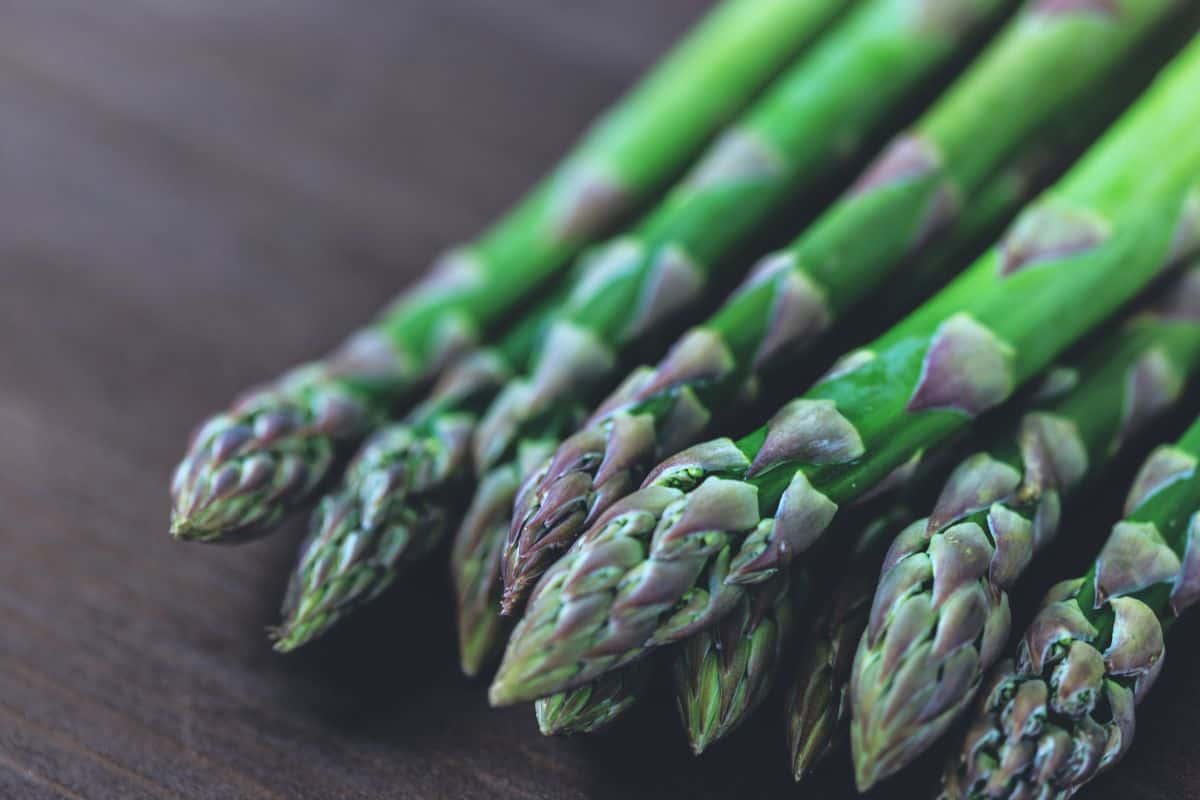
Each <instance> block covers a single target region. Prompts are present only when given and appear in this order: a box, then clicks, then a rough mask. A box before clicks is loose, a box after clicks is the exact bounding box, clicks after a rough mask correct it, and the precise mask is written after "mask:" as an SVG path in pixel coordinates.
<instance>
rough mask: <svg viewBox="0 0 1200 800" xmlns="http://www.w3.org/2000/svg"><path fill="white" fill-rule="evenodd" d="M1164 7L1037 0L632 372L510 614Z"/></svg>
mask: <svg viewBox="0 0 1200 800" xmlns="http://www.w3.org/2000/svg"><path fill="white" fill-rule="evenodd" d="M1172 6H1173V2H1171V0H1122V2H1119V3H1113V4H1108V5H1106V6H1104V7H1103V9H1101V10H1100V13H1097V12H1098V8H1099V7H1096V6H1094V5H1090V4H1083V5H1078V4H1077V5H1074V6H1070V7H1064V6H1063V4H1061V3H1054V2H1035V3H1032V4H1031V5H1030V6H1029V7H1028V8H1027V9H1026V11H1025V13H1023V14H1022V15H1020V16H1019V17H1018V18H1017V19H1016V20H1015V21H1014V22H1013V23H1012V25H1011V27H1010V29H1009V30H1008V31H1007V33H1006V34H1005V35H1003V36H1002V37H1001V38H1000V39H999V41H997V42H996V43H995V45H994V46H993V47H992V48H990V50H989V51H988V52H987V54H986V55H985V56H984V57H983V58H981V59H980V60H979V62H978V63H976V64H975V65H974V66H973V68H972V69H971V70H970V71H969V72H968V73H967V74H966V75H965V76H963V77H962V78H961V79H960V80H959V81H958V82H957V83H956V84H955V85H954V86H953V87H952V88H951V90H950V91H949V92H948V93H947V95H946V96H945V97H944V98H943V99H942V100H941V101H940V102H938V103H937V104H936V105H935V106H934V107H933V108H932V109H931V110H930V111H928V112H927V113H926V114H925V116H924V117H923V118H922V119H921V120H920V121H918V122H917V124H916V125H915V127H913V128H912V129H911V130H909V131H908V132H906V133H905V134H903V135H901V136H899V137H898V138H897V139H895V140H894V141H893V143H892V144H891V145H890V146H889V147H888V148H886V149H885V150H884V152H883V154H882V155H881V156H880V157H879V158H878V159H877V160H876V162H875V163H874V164H873V165H872V166H871V167H870V168H869V169H868V170H867V171H866V173H865V174H864V175H863V177H862V178H861V179H860V180H859V181H858V182H857V184H856V185H855V186H854V187H853V188H852V189H851V190H850V192H849V193H848V194H847V195H845V196H844V197H843V198H842V199H841V200H840V201H839V202H838V203H837V204H835V205H834V206H833V207H832V208H831V209H829V210H828V211H827V212H826V213H825V214H824V215H823V216H822V217H821V218H820V219H819V220H818V221H817V223H816V224H815V225H813V226H812V227H811V228H810V229H808V230H807V231H805V232H804V233H803V234H801V236H800V237H798V238H797V239H796V240H795V241H793V242H792V243H791V244H790V245H789V246H788V247H786V248H785V249H783V250H781V251H779V252H777V253H774V254H772V255H770V256H768V257H767V258H765V259H764V260H762V261H761V262H760V263H759V265H758V267H757V268H756V269H755V270H754V271H753V273H752V275H751V277H750V279H749V280H748V281H747V282H746V284H745V285H744V287H743V288H742V290H741V291H739V292H738V293H736V294H735V295H734V296H733V297H732V298H731V299H730V300H729V301H728V302H727V303H726V304H725V306H724V307H723V308H722V309H720V310H719V311H718V312H717V313H716V314H715V315H714V316H713V317H712V318H711V319H709V320H708V321H707V322H705V323H703V324H701V325H699V326H697V327H696V328H694V329H693V330H691V331H690V332H689V333H688V334H687V335H685V336H684V337H683V338H682V339H680V341H679V343H678V344H677V345H676V346H675V347H674V349H673V350H672V351H671V353H670V354H669V355H668V356H667V358H666V359H665V360H664V361H663V362H662V363H661V364H659V366H658V368H657V369H656V370H652V371H651V370H643V371H640V372H635V373H634V374H633V375H632V376H631V377H630V378H629V380H628V381H626V383H625V385H624V386H623V387H622V389H621V390H620V391H619V392H618V393H617V395H615V396H614V397H613V398H611V399H610V400H609V401H608V402H605V403H603V404H602V405H601V407H600V410H599V411H597V412H596V413H595V414H594V415H593V416H592V417H591V419H590V420H589V421H588V423H587V424H586V425H585V427H584V428H583V429H582V430H581V431H580V432H578V433H577V434H575V435H574V436H572V437H571V438H570V439H568V440H567V441H566V442H565V443H564V444H563V445H562V446H561V447H559V448H558V450H557V452H556V453H555V455H554V456H553V457H552V458H551V460H550V462H549V463H548V464H547V465H545V466H544V467H543V468H542V469H540V470H539V471H538V472H537V473H535V475H534V476H532V477H531V478H530V480H529V482H528V484H527V485H526V486H525V487H524V488H523V490H522V492H521V496H520V499H519V501H518V504H517V509H516V513H515V514H514V522H513V529H512V531H511V532H510V534H509V540H508V543H507V546H506V553H505V558H504V562H503V565H504V581H505V596H506V599H505V608H506V609H508V610H510V611H511V610H512V609H514V608H515V607H517V606H518V605H519V604H520V602H521V600H522V599H523V597H524V595H525V594H526V592H527V590H528V589H529V588H530V587H532V585H533V584H534V583H535V582H536V581H537V579H538V577H539V576H540V575H541V574H542V572H544V571H545V569H546V567H548V566H549V565H550V564H551V563H552V562H553V560H554V559H555V558H557V557H558V555H559V554H560V553H561V552H562V551H563V550H564V549H565V548H566V547H568V546H569V545H570V544H571V542H572V541H574V539H575V537H576V536H577V535H578V533H579V532H580V531H581V530H582V529H583V528H585V527H586V526H587V525H589V524H591V523H593V522H594V521H595V520H596V519H597V518H598V517H599V516H600V514H602V513H603V512H604V510H605V509H606V508H607V507H608V506H609V505H610V504H611V503H612V502H614V501H615V500H616V499H618V498H620V497H621V496H623V495H625V494H627V493H628V492H629V491H630V490H632V488H633V487H634V486H636V485H637V483H638V482H639V481H640V480H641V479H642V478H643V477H644V476H645V474H646V472H647V471H648V469H649V467H650V466H652V465H653V463H654V462H655V460H656V459H658V458H662V457H663V456H665V455H668V454H670V453H672V452H675V451H676V450H678V449H680V448H681V447H683V446H686V445H688V444H692V443H693V442H695V441H696V440H698V438H699V436H700V434H701V433H702V432H703V430H704V429H705V427H706V425H707V424H708V423H709V421H710V420H711V419H712V417H713V416H714V414H715V413H716V412H717V411H718V410H719V409H722V408H724V407H727V406H729V405H730V404H732V403H733V402H734V401H735V400H736V398H737V397H738V396H739V395H740V394H743V393H745V392H746V389H747V386H748V385H752V384H753V383H755V382H756V381H757V380H758V379H759V378H760V377H762V376H765V375H769V374H770V373H771V372H772V371H775V370H779V369H780V368H781V367H786V365H787V364H788V363H789V362H794V361H795V360H796V359H797V358H798V357H799V356H800V355H802V353H803V352H804V351H806V350H808V349H809V348H811V347H812V345H813V344H814V343H815V342H817V341H819V340H821V339H822V338H823V337H825V336H827V335H828V334H829V333H830V331H831V329H833V328H835V327H836V325H835V324H836V322H837V321H838V320H839V319H840V318H841V317H844V316H845V315H846V314H847V313H848V312H850V311H851V310H852V309H853V308H854V307H855V306H856V305H857V304H859V303H860V302H861V300H862V299H863V298H864V297H865V296H866V295H867V294H868V293H869V292H870V291H871V290H873V289H877V288H878V287H879V285H880V284H881V283H882V282H883V281H884V279H885V278H886V277H887V276H888V275H889V273H891V272H894V271H895V270H896V269H897V268H898V267H899V266H901V265H903V264H905V263H906V262H907V261H908V260H910V259H911V258H912V256H913V254H914V253H915V252H917V251H918V249H919V248H920V247H921V246H922V245H924V244H928V242H929V241H930V240H931V239H932V238H933V237H935V236H936V235H937V234H938V233H939V232H941V231H943V230H944V229H945V228H946V226H947V225H948V224H949V223H951V222H952V221H953V220H954V219H955V217H956V216H957V215H958V214H959V213H960V210H961V209H962V208H964V207H969V206H970V205H971V203H973V202H974V198H975V197H977V196H978V195H979V193H980V192H981V190H982V189H983V187H984V186H985V185H986V183H987V181H988V180H989V176H991V175H992V174H994V173H995V172H996V171H997V169H998V168H999V167H1000V166H1001V165H1002V164H1003V163H1005V161H1006V159H1008V158H1010V157H1011V156H1012V155H1013V153H1014V152H1015V151H1016V150H1018V149H1019V148H1022V147H1029V146H1030V143H1031V142H1033V141H1035V140H1036V139H1038V138H1040V137H1041V135H1042V134H1043V133H1044V131H1045V129H1046V128H1047V126H1048V125H1050V124H1051V123H1053V122H1056V121H1058V120H1059V118H1060V117H1062V116H1063V115H1064V113H1066V112H1067V111H1068V110H1071V109H1073V108H1075V109H1076V110H1077V108H1076V107H1078V106H1080V105H1082V104H1085V102H1086V103H1087V104H1095V103H1096V102H1097V98H1096V97H1095V95H1098V94H1100V93H1101V90H1104V91H1107V90H1108V89H1109V86H1108V85H1107V82H1106V81H1105V80H1104V79H1105V78H1106V77H1107V76H1108V74H1109V73H1110V72H1111V71H1112V70H1113V68H1114V66H1115V65H1116V64H1118V63H1119V62H1120V61H1121V60H1122V58H1123V57H1124V56H1125V55H1127V54H1128V53H1129V51H1130V50H1131V49H1132V48H1133V46H1134V45H1135V44H1137V43H1138V42H1139V41H1140V40H1142V39H1143V38H1145V37H1146V35H1147V34H1148V32H1149V31H1150V29H1151V28H1152V27H1153V26H1154V24H1155V23H1157V22H1161V21H1162V20H1163V18H1164V17H1165V16H1166V14H1167V12H1168V11H1169V10H1170V9H1171V7H1172ZM947 272H948V270H947ZM944 274H945V273H943V275H944ZM921 277H925V278H926V279H929V278H938V277H942V276H939V275H931V274H928V273H927V274H926V275H924V276H921Z"/></svg>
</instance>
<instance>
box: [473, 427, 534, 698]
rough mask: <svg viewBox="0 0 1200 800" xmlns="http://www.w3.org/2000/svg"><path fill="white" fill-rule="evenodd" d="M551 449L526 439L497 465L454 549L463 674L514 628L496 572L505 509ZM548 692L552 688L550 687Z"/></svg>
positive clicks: (486, 660) (483, 662)
mask: <svg viewBox="0 0 1200 800" xmlns="http://www.w3.org/2000/svg"><path fill="white" fill-rule="evenodd" d="M547 454H548V451H547V450H546V449H545V448H542V447H539V446H537V444H531V445H526V446H525V447H524V448H522V450H521V452H520V453H519V456H518V460H517V461H516V462H515V463H510V464H508V465H507V468H506V469H494V470H492V471H491V472H489V473H488V474H487V475H485V476H484V478H483V480H482V481H481V482H480V484H479V487H478V489H477V490H476V492H475V495H474V496H473V497H472V498H471V504H470V506H469V507H468V508H467V513H466V514H465V515H464V516H463V520H462V524H461V525H460V526H459V529H458V532H457V533H456V534H455V536H454V544H453V547H452V548H451V551H450V579H451V583H452V585H453V587H454V601H455V611H456V616H457V626H456V627H457V629H458V654H459V660H460V664H461V666H462V671H463V674H464V675H466V676H467V677H471V678H474V677H476V676H477V675H479V674H480V672H482V671H483V669H484V667H486V666H488V665H489V664H490V663H492V662H493V661H494V659H495V658H496V656H497V652H496V650H497V647H496V643H497V642H502V641H504V639H505V637H506V636H507V635H508V633H509V631H510V630H511V629H512V624H511V621H510V620H506V619H505V618H504V617H503V616H502V615H501V614H500V597H499V592H497V591H495V588H494V587H495V583H496V581H495V579H494V578H495V576H496V575H499V574H500V556H501V551H502V548H503V546H504V534H505V532H506V531H507V530H508V527H507V525H505V524H503V523H499V522H497V520H505V517H504V513H503V511H504V509H505V508H509V507H511V504H512V497H513V494H514V493H515V492H516V491H517V487H518V486H520V483H521V476H522V475H524V474H525V473H526V472H527V471H528V470H530V469H532V468H533V466H534V465H535V464H539V463H541V461H542V460H543V459H545V458H546V456H547ZM546 694H551V692H547V693H546Z"/></svg>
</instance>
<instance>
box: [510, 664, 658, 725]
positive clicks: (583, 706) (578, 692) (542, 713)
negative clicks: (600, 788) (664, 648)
mask: <svg viewBox="0 0 1200 800" xmlns="http://www.w3.org/2000/svg"><path fill="white" fill-rule="evenodd" d="M652 673H653V670H652V669H651V662H650V661H640V662H638V663H637V664H631V665H630V666H628V667H625V668H624V669H619V670H616V671H615V672H610V673H608V674H607V675H604V676H602V677H600V678H598V679H596V680H594V681H592V682H591V683H585V684H584V685H583V686H580V687H578V688H576V689H571V690H570V691H567V692H560V693H559V694H555V695H551V696H550V697H543V698H542V699H540V700H538V701H537V702H536V703H534V706H533V707H534V711H535V712H536V713H537V721H538V728H539V729H540V730H541V732H542V735H544V736H563V735H569V734H575V733H595V732H596V731H599V730H602V729H604V728H607V727H608V726H609V725H612V724H613V723H614V722H616V721H617V720H618V719H619V718H620V717H621V716H623V715H624V714H625V713H626V712H627V711H629V710H630V709H631V708H633V706H634V705H635V704H636V703H637V702H638V700H639V699H641V696H642V695H643V694H644V693H645V691H646V687H647V685H648V684H649V682H650V676H651V675H652Z"/></svg>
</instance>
